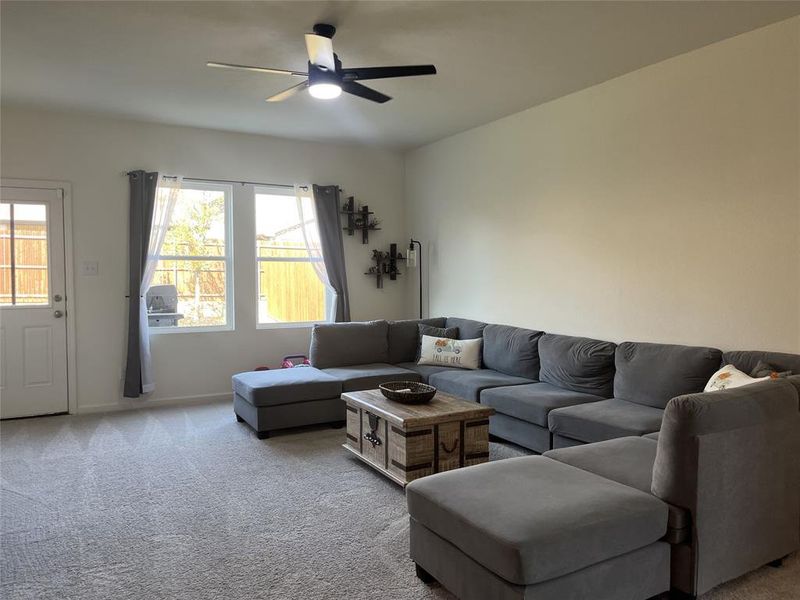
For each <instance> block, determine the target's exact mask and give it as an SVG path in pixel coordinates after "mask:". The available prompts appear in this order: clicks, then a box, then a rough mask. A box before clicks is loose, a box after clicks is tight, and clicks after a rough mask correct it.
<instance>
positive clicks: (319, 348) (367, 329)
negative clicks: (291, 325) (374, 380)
mask: <svg viewBox="0 0 800 600" xmlns="http://www.w3.org/2000/svg"><path fill="white" fill-rule="evenodd" d="M309 354H310V356H309V358H310V360H311V364H312V366H314V367H316V368H318V369H328V368H331V367H347V366H350V365H364V364H370V363H385V362H388V360H389V324H388V323H387V322H386V321H363V322H353V323H322V324H319V325H314V329H313V330H312V332H311V351H310V353H309Z"/></svg>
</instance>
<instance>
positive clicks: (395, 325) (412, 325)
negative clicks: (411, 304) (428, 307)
mask: <svg viewBox="0 0 800 600" xmlns="http://www.w3.org/2000/svg"><path fill="white" fill-rule="evenodd" d="M420 323H421V324H423V325H431V326H433V327H444V317H439V318H435V319H406V320H403V321H389V362H390V363H392V364H397V363H401V362H412V361H414V360H416V358H417V351H418V349H419V325H420Z"/></svg>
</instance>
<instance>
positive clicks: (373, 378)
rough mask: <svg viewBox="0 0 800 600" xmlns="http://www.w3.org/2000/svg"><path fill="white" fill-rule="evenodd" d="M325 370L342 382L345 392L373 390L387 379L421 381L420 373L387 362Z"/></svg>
mask: <svg viewBox="0 0 800 600" xmlns="http://www.w3.org/2000/svg"><path fill="white" fill-rule="evenodd" d="M324 372H325V373H326V374H328V375H331V376H333V377H334V378H335V379H336V380H338V381H340V382H341V384H342V391H343V392H357V391H359V390H371V389H374V388H376V387H378V386H379V385H380V384H382V383H385V382H387V381H420V380H421V379H422V377H420V374H419V373H415V372H414V371H409V370H408V369H403V368H401V367H398V366H397V365H389V364H386V363H370V364H367V365H354V366H350V367H331V368H330V369H324Z"/></svg>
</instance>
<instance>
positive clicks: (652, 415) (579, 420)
mask: <svg viewBox="0 0 800 600" xmlns="http://www.w3.org/2000/svg"><path fill="white" fill-rule="evenodd" d="M663 415H664V411H663V410H661V409H660V408H654V407H652V406H644V405H643V404H635V403H633V402H626V401H625V400H620V399H619V398H611V399H609V400H603V401H601V402H591V403H589V404H580V405H578V406H568V407H567V408H559V409H556V410H553V411H551V412H550V416H549V417H548V425H549V427H550V431H552V432H553V433H557V434H558V435H561V436H564V437H570V438H573V439H576V440H580V441H581V442H600V441H603V440H610V439H613V438H618V437H626V436H629V435H643V434H645V433H651V432H653V431H658V430H659V429H660V428H661V417H662V416H663Z"/></svg>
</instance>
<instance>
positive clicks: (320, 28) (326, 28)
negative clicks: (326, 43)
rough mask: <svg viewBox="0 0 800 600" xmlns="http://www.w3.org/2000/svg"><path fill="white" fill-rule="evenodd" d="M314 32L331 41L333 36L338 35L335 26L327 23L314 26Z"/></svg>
mask: <svg viewBox="0 0 800 600" xmlns="http://www.w3.org/2000/svg"><path fill="white" fill-rule="evenodd" d="M313 31H314V33H316V34H317V35H321V36H322V37H326V38H328V39H329V40H332V39H333V36H334V35H336V27H334V26H333V25H328V24H327V23H317V24H316V25H314V29H313Z"/></svg>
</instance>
